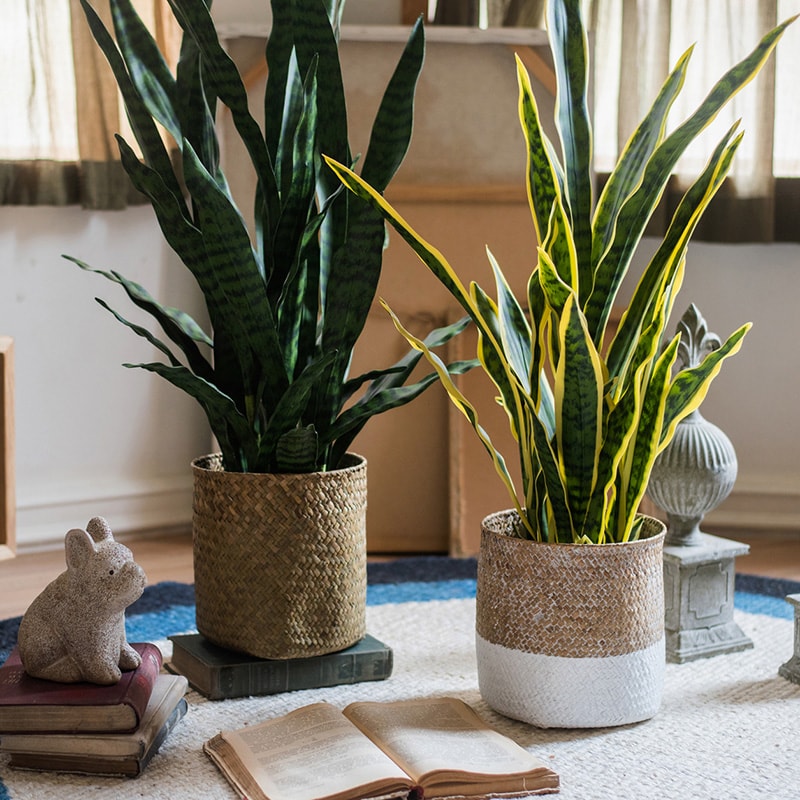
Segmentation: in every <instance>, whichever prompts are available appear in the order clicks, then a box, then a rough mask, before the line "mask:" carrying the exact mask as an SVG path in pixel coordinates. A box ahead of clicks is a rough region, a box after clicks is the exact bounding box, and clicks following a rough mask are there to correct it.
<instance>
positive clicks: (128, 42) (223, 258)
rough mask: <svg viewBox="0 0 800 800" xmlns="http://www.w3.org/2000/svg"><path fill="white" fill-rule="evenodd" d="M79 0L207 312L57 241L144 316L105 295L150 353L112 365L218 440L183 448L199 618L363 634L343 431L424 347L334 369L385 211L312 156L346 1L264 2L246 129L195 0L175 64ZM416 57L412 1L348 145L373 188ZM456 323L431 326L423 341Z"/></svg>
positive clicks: (338, 81)
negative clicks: (200, 453)
mask: <svg viewBox="0 0 800 800" xmlns="http://www.w3.org/2000/svg"><path fill="white" fill-rule="evenodd" d="M81 4H82V6H83V9H84V12H85V15H86V18H87V20H88V23H89V25H90V28H91V31H92V34H93V36H94V38H95V40H96V42H97V43H98V45H99V46H100V48H101V49H102V51H103V53H104V54H105V56H106V58H107V60H108V62H109V64H110V65H111V68H112V70H113V72H114V76H115V78H116V81H117V84H118V86H119V89H120V91H121V95H122V98H123V100H124V102H125V107H126V110H127V114H128V117H129V119H130V122H131V127H132V130H133V132H134V135H135V137H136V140H137V142H138V145H139V148H140V151H141V157H139V156H138V155H137V154H136V153H134V150H133V149H132V147H131V146H130V145H129V144H128V143H127V142H126V141H125V140H124V139H122V138H121V137H119V136H118V137H117V139H118V143H119V148H120V153H121V159H122V164H123V166H124V168H125V170H126V171H127V173H128V175H129V176H130V178H131V180H132V182H133V184H134V186H135V187H136V188H137V189H138V190H139V191H140V192H142V193H143V194H144V195H146V196H147V198H148V199H149V201H150V202H151V204H152V207H153V210H154V212H155V215H156V218H157V220H158V223H159V225H160V228H161V231H162V233H163V235H164V237H165V239H166V241H167V242H168V243H169V245H170V246H171V247H172V248H173V250H174V251H175V252H176V253H177V254H178V256H179V257H180V258H181V260H182V262H183V264H184V265H185V266H186V267H187V268H188V269H189V270H190V271H191V273H192V275H193V276H194V277H195V279H196V280H197V284H198V286H199V288H200V290H201V292H202V294H203V297H204V300H205V305H206V309H207V312H208V319H209V322H210V327H211V331H212V332H211V333H208V332H206V330H204V329H203V327H202V326H201V325H200V324H199V323H198V322H196V321H195V320H193V319H192V318H191V317H189V315H187V314H186V313H185V312H183V311H180V310H178V309H175V308H170V307H166V306H164V305H163V304H161V303H160V302H159V301H158V300H156V299H155V298H154V297H153V296H152V295H151V294H149V293H148V292H147V291H146V290H145V289H144V288H143V287H141V286H139V285H138V284H136V283H135V282H133V281H131V280H128V279H127V278H125V277H123V276H122V275H120V274H119V273H118V272H116V271H113V270H110V271H109V270H92V268H91V267H89V266H88V265H87V264H85V263H84V262H83V261H80V260H78V259H76V258H71V260H72V261H74V262H75V263H76V264H78V265H79V266H81V267H82V268H84V269H87V270H91V271H94V272H97V273H99V274H101V275H103V276H105V277H106V278H108V279H109V280H111V281H113V282H115V283H116V284H119V285H120V286H121V287H122V288H123V289H124V291H125V292H126V293H127V295H128V297H129V298H130V300H131V301H132V302H133V303H134V305H136V306H138V307H139V308H140V309H142V310H143V311H144V312H146V313H147V314H149V315H150V316H151V317H152V318H153V319H154V320H155V321H156V322H157V323H158V325H159V326H160V328H161V330H162V331H163V334H164V336H162V337H161V338H157V337H156V335H155V334H153V333H151V332H150V331H149V330H148V329H146V328H144V327H142V326H140V325H137V324H135V323H134V322H131V321H129V320H127V319H125V318H124V317H123V316H121V315H120V314H119V313H117V312H116V311H112V312H111V313H113V314H114V316H115V317H116V318H117V319H118V320H119V321H120V322H122V323H123V324H124V325H127V326H128V327H129V328H130V329H131V330H133V331H134V332H135V333H136V334H138V335H139V336H142V337H144V338H145V339H146V340H147V341H148V342H150V343H151V344H152V345H154V346H155V347H156V348H157V349H158V350H159V351H160V352H161V353H163V354H164V356H165V362H163V363H147V364H129V365H127V366H136V367H140V368H143V369H145V370H149V371H151V372H154V373H156V374H158V375H160V376H162V377H163V378H165V379H166V380H168V381H169V382H171V383H172V384H174V385H175V386H177V387H178V388H179V389H182V390H183V391H185V392H187V393H188V394H189V395H191V396H192V397H193V398H194V399H195V400H196V401H197V402H198V403H199V404H200V405H201V406H202V408H203V410H204V411H205V413H206V415H207V418H208V422H209V425H210V428H211V431H212V432H213V434H214V436H215V438H216V441H217V442H218V444H219V448H220V450H221V453H219V454H214V455H211V456H206V457H202V458H199V459H197V460H196V461H195V462H194V463H193V470H194V475H195V499H194V540H195V553H194V558H195V590H196V595H197V625H198V629H199V630H200V632H201V633H203V634H205V635H206V636H207V637H208V638H209V639H211V640H212V641H214V642H216V643H217V644H220V645H223V646H227V647H231V648H235V649H238V650H243V651H245V652H249V653H251V654H253V655H256V656H261V657H270V658H289V657H301V656H311V655H315V654H319V653H324V652H330V651H334V650H338V649H341V648H344V647H347V646H349V645H351V644H353V643H354V642H355V641H357V640H358V639H359V638H360V637H361V636H363V634H364V628H365V602H366V601H365V595H366V542H365V510H366V462H365V460H364V459H363V458H362V457H360V456H358V455H356V454H353V453H351V452H349V449H350V446H351V444H352V442H353V439H354V438H355V437H356V435H357V434H358V433H359V431H360V430H361V429H362V427H363V426H364V424H365V423H366V421H367V420H368V419H370V418H371V417H372V416H373V415H374V414H378V413H381V412H383V411H386V410H389V409H391V408H395V407H398V406H401V405H403V404H404V403H407V402H409V401H410V400H412V399H414V398H415V397H417V396H418V395H419V394H420V393H421V392H422V391H424V390H425V389H426V388H427V387H428V386H430V385H431V384H432V383H433V382H435V381H436V380H437V376H436V374H435V373H431V374H430V375H428V376H426V377H424V378H423V379H422V380H419V381H417V382H415V383H411V384H409V383H408V381H409V378H410V375H411V373H412V370H413V369H414V367H415V365H416V364H417V362H418V360H419V359H420V357H421V356H420V354H419V353H418V352H414V351H413V350H412V351H410V352H409V355H408V356H407V357H405V358H403V359H402V360H400V361H399V362H398V363H396V364H394V365H391V366H387V367H383V368H376V369H375V370H372V371H370V372H367V373H366V374H363V375H360V376H357V377H351V376H350V375H349V372H348V369H349V366H350V361H351V357H352V352H353V348H354V346H355V344H356V341H357V339H358V337H359V335H360V334H361V332H362V330H363V327H364V324H365V322H366V318H367V314H368V311H369V308H370V305H371V304H372V302H373V298H374V294H375V290H376V285H377V282H378V278H379V275H380V270H381V260H382V250H383V247H384V240H385V224H384V221H383V219H382V218H381V216H380V215H379V214H377V213H376V212H375V211H374V210H373V209H371V208H369V207H368V206H367V205H366V204H364V203H361V202H360V201H357V200H356V199H355V198H353V197H352V196H351V195H350V194H349V193H348V192H345V191H343V190H342V187H341V185H340V184H339V182H338V180H337V179H336V177H335V176H334V174H333V173H332V172H331V171H330V170H329V169H328V168H327V167H326V166H325V165H324V163H323V162H322V159H321V155H320V154H321V152H325V153H330V154H332V155H335V157H336V158H338V159H339V160H341V161H343V162H344V163H347V164H351V163H353V161H354V158H353V156H352V154H351V153H350V149H349V145H348V128H347V113H346V105H345V95H344V87H343V85H342V75H341V68H340V63H339V46H338V36H339V22H340V18H341V12H342V8H343V2H341V0H272V29H271V33H270V36H269V39H268V44H267V47H266V60H267V66H268V80H267V84H266V91H265V96H264V111H265V114H264V118H265V123H264V126H263V127H264V129H263V131H262V129H261V127H260V126H259V124H258V123H257V122H256V120H255V119H254V118H253V117H252V116H251V114H250V111H249V110H248V98H247V91H246V88H245V86H244V84H243V82H242V79H241V77H240V75H239V72H238V70H237V68H236V66H235V64H234V62H233V61H232V60H231V59H230V57H229V56H228V55H227V53H226V51H225V49H224V47H223V45H222V43H221V42H220V41H219V39H218V36H217V33H216V30H215V27H214V23H213V21H212V18H211V15H210V13H209V9H208V8H207V5H210V4H208V3H207V2H206V0H170V6H171V8H172V10H173V12H174V14H175V17H176V19H177V21H178V23H179V24H180V26H181V28H182V29H183V39H182V46H181V52H180V59H179V62H178V64H177V69H176V70H175V74H173V73H172V71H171V70H170V68H169V67H168V66H167V64H166V63H165V60H164V58H163V57H162V54H161V53H160V52H159V50H158V47H157V46H156V44H155V41H154V39H153V37H152V36H151V34H150V33H149V32H148V30H147V28H146V26H145V25H144V24H143V22H142V20H141V19H140V18H139V16H138V15H137V14H136V12H135V11H134V8H133V6H132V3H131V0H110V8H111V14H112V20H113V35H112V33H111V31H110V30H109V29H108V28H107V27H106V26H105V25H104V23H103V22H102V21H101V19H100V17H99V16H98V14H97V13H96V12H95V10H94V9H93V8H92V6H91V4H90V3H89V2H88V0H81ZM423 57H424V31H423V27H422V24H421V21H418V23H417V24H416V25H415V26H414V27H413V28H412V30H411V33H410V37H409V40H408V43H407V45H406V48H405V50H404V52H403V54H402V56H401V57H400V59H399V62H398V64H397V67H396V69H395V72H394V74H393V76H392V78H391V80H390V82H389V85H388V87H387V89H386V92H385V95H384V97H383V100H382V103H381V105H380V108H379V110H378V112H377V116H376V119H375V122H374V126H373V129H372V133H371V139H370V144H369V148H368V152H367V153H366V155H365V157H364V161H363V172H364V175H365V176H367V177H368V179H369V180H370V181H371V182H372V183H373V184H374V185H375V186H377V187H379V189H381V190H382V189H383V188H385V186H386V185H387V184H388V183H389V181H390V180H391V178H392V177H393V175H394V174H395V172H396V170H397V168H398V167H399V166H400V164H401V162H402V160H403V158H404V156H405V152H406V150H407V147H408V143H409V139H410V136H411V130H412V121H413V102H414V93H415V87H416V82H417V78H418V75H419V72H420V69H421V66H422V62H423ZM218 105H224V106H226V107H227V108H228V109H229V111H230V114H231V118H232V121H233V124H234V126H235V129H236V131H237V133H238V135H239V136H240V137H241V140H242V142H243V144H244V145H245V147H246V150H247V153H248V154H249V157H250V160H251V162H252V168H253V170H254V173H255V176H256V190H255V196H254V198H253V199H252V202H253V213H254V218H255V231H254V233H253V235H252V236H251V233H250V231H249V230H248V227H247V225H246V223H245V221H244V218H243V215H242V213H241V212H240V210H239V207H238V206H237V203H236V202H235V200H234V198H233V197H232V195H231V192H230V190H229V187H228V183H227V180H226V177H225V174H224V173H223V170H222V168H221V166H220V148H219V143H218V139H217V134H216V130H215V111H216V108H217V106H218ZM159 126H160V127H161V128H163V130H165V131H166V133H167V134H168V135H169V138H170V139H171V140H172V142H173V143H174V146H175V152H174V153H172V154H171V153H170V152H169V150H168V148H167V147H166V146H165V144H164V140H163V138H162V135H161V132H160V131H159ZM173 156H175V157H174V158H173ZM173 162H177V163H173ZM98 302H100V304H101V305H103V306H104V307H105V308H108V309H109V311H111V309H110V307H109V306H107V305H106V303H105V302H104V301H102V300H98ZM465 324H466V320H465V321H464V322H461V323H457V324H455V325H452V326H448V327H446V328H441V329H438V330H436V331H434V332H432V333H431V334H430V336H429V337H428V340H427V342H428V345H429V346H431V347H435V346H438V345H440V344H443V343H445V342H446V341H447V340H448V339H449V338H450V337H451V336H453V335H454V334H456V333H457V332H458V331H459V330H460V329H461V328H463V326H464V325H465ZM210 353H213V355H209V354H210ZM467 366H468V365H463V364H462V365H459V364H456V365H454V366H453V369H454V370H455V371H458V370H460V369H464V368H466V367H467ZM267 512H269V513H268V514H267Z"/></svg>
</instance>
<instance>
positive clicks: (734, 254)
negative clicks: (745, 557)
mask: <svg viewBox="0 0 800 800" xmlns="http://www.w3.org/2000/svg"><path fill="white" fill-rule="evenodd" d="M798 297H800V245H796V244H771V245H755V244H754V245H719V244H706V243H700V242H698V243H695V244H693V245H691V246H690V249H689V255H688V258H687V267H686V279H685V281H684V285H683V289H682V290H681V294H680V296H679V299H678V303H677V304H676V308H675V309H674V311H675V316H680V314H682V313H683V312H684V311H685V310H686V308H687V306H688V305H689V303H691V302H693V303H694V304H695V305H696V306H697V307H698V308H699V309H700V312H701V313H702V314H703V316H704V317H705V318H706V321H707V323H708V326H709V329H710V330H711V331H713V332H715V333H717V334H718V335H719V336H720V337H722V338H723V339H724V338H725V337H726V336H728V335H729V334H730V333H731V332H732V331H734V330H735V329H736V328H738V327H739V326H740V325H741V324H743V323H745V322H748V321H749V322H752V323H753V328H752V330H751V331H750V332H749V333H748V335H747V336H746V337H745V340H744V344H743V346H742V349H741V351H740V352H739V353H738V354H737V355H736V356H734V357H733V358H732V359H730V360H728V361H726V362H725V364H724V365H723V368H722V371H721V372H720V374H719V376H718V377H717V379H716V380H715V382H714V384H713V385H712V387H711V390H710V392H709V395H708V397H707V398H706V400H705V402H704V403H703V405H702V407H701V412H702V414H703V416H704V417H706V419H708V420H710V421H711V422H713V423H714V424H715V425H718V426H719V427H720V428H721V429H722V430H723V431H724V432H725V433H726V434H727V435H728V437H729V438H730V439H731V441H732V443H733V446H734V448H735V449H736V454H737V459H738V462H739V473H738V478H737V481H736V484H735V486H734V489H733V492H732V493H731V496H730V497H729V498H728V500H726V501H725V502H724V503H723V504H722V505H721V506H720V507H719V509H718V510H717V511H715V512H713V513H712V514H711V515H710V516H709V524H711V523H717V524H720V525H726V526H727V525H731V526H735V527H743V528H748V527H750V528H752V527H761V526H765V525H766V526H775V527H793V528H797V527H798V526H800V464H799V463H798V452H799V451H800V416H799V415H798V397H800V349H798V342H800V313H798V304H797V298H798ZM673 330H674V322H673V323H672V324H671V326H670V331H673Z"/></svg>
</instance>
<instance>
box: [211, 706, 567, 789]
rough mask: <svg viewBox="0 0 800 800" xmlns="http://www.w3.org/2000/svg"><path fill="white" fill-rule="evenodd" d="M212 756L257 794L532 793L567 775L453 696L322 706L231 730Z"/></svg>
mask: <svg viewBox="0 0 800 800" xmlns="http://www.w3.org/2000/svg"><path fill="white" fill-rule="evenodd" d="M204 750H205V752H206V753H207V754H208V756H209V757H210V758H211V759H212V760H213V761H214V762H215V763H216V764H217V766H218V767H219V768H220V770H221V771H222V773H223V774H224V775H225V777H226V778H227V779H228V780H229V781H230V782H231V784H232V785H233V786H234V787H235V788H236V789H237V790H238V791H239V792H241V793H242V794H243V795H244V796H246V797H248V798H252V800H367V799H368V798H369V799H372V798H382V799H383V798H403V797H408V796H412V797H414V796H417V797H419V796H424V797H425V798H426V800H429V799H430V798H444V797H454V796H461V797H469V798H486V797H492V798H494V797H515V796H516V797H525V796H528V795H532V794H548V793H551V792H556V791H558V783H559V782H558V775H557V774H556V773H555V772H553V770H551V769H550V768H549V767H547V766H545V764H544V763H542V761H540V760H539V759H538V758H536V757H535V756H533V755H531V754H530V753H528V752H527V751H526V750H524V749H523V748H522V747H520V746H519V745H518V744H516V743H515V742H513V741H511V739H509V738H507V737H505V736H503V735H502V734H500V733H498V732H497V731H495V730H493V729H492V728H491V727H490V726H489V725H487V724H486V723H485V722H484V721H483V720H482V719H481V718H480V717H479V716H478V715H477V714H476V713H475V712H474V711H473V710H472V708H470V707H469V706H468V705H467V704H466V703H464V702H462V701H461V700H457V699H455V698H451V697H444V698H433V699H424V700H400V701H397V702H392V703H374V702H362V703H351V704H350V705H349V706H347V708H345V709H344V711H340V710H339V709H337V708H336V707H335V706H333V705H331V704H329V703H314V704H313V705H309V706H305V707H303V708H299V709H297V710H296V711H292V712H290V713H289V714H286V715H285V716H283V717H279V718H278V719H273V720H268V721H267V722H262V723H260V724H257V725H251V726H248V727H245V728H241V729H239V730H236V731H224V732H222V733H220V734H218V735H217V736H215V737H214V738H213V739H210V740H209V741H208V742H206V743H205V746H204Z"/></svg>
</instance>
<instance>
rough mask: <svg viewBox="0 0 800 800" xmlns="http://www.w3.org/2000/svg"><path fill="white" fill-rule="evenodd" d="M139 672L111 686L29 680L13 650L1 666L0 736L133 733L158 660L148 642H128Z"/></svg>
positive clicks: (153, 648) (148, 692) (152, 646)
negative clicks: (138, 660) (139, 659)
mask: <svg viewBox="0 0 800 800" xmlns="http://www.w3.org/2000/svg"><path fill="white" fill-rule="evenodd" d="M131 646H132V647H133V648H134V649H135V650H137V651H138V652H139V654H140V655H141V656H142V663H141V665H140V666H139V667H137V668H136V669H134V670H130V671H128V672H123V673H122V677H121V678H120V680H119V682H118V683H116V684H114V685H113V686H98V685H97V684H94V683H57V682H55V681H45V680H41V679H39V678H32V677H31V676H30V675H28V674H27V673H26V672H25V670H24V669H23V667H22V662H21V660H20V657H19V653H18V651H17V649H16V648H15V649H14V650H13V651H12V652H11V655H10V656H9V657H8V659H7V660H6V662H5V664H3V666H2V667H0V733H23V732H24V733H88V732H95V731H104V732H119V733H123V732H130V731H134V730H136V728H137V727H138V725H139V722H140V720H141V718H142V715H143V714H144V710H145V708H146V707H147V702H148V700H149V699H150V694H151V692H152V691H153V685H154V684H155V681H156V676H157V675H158V673H159V672H160V671H161V663H162V656H161V651H160V650H159V649H158V647H156V645H154V644H152V643H150V642H144V643H132V644H131Z"/></svg>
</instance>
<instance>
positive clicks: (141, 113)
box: [81, 0, 189, 218]
mask: <svg viewBox="0 0 800 800" xmlns="http://www.w3.org/2000/svg"><path fill="white" fill-rule="evenodd" d="M81 7H82V8H83V11H84V14H85V16H86V20H87V22H88V24H89V28H90V30H91V32H92V36H93V37H94V39H95V41H96V42H97V44H98V45H99V47H100V49H101V50H102V51H103V54H104V55H105V57H106V60H107V61H108V64H109V66H110V67H111V70H112V72H113V73H114V78H115V80H116V81H117V85H118V86H119V90H120V94H121V95H122V99H123V102H124V103H125V110H126V111H127V114H128V120H129V122H130V125H131V129H132V130H133V132H134V135H135V136H136V141H137V142H138V143H139V147H140V148H141V150H142V155H143V156H144V159H145V161H146V162H147V163H148V164H149V165H150V166H151V167H152V168H153V169H154V170H156V171H157V172H158V174H159V175H160V176H161V180H162V181H163V182H164V187H165V189H166V190H167V191H168V192H169V193H170V194H172V196H173V202H175V203H176V204H178V205H179V207H180V210H181V213H182V214H183V216H185V217H187V218H188V217H189V212H188V210H187V208H186V204H185V203H184V202H183V190H182V189H181V185H180V182H179V181H178V179H177V177H176V176H175V172H174V170H173V168H172V162H171V160H170V157H169V154H168V153H167V149H166V147H165V146H164V142H163V140H162V139H161V134H160V133H159V131H158V128H157V127H156V125H155V122H154V121H153V118H152V117H151V116H150V113H149V112H148V110H147V106H146V105H145V103H144V101H143V100H142V98H141V96H140V95H139V93H138V91H137V90H136V87H135V86H134V84H133V81H132V80H131V77H130V75H129V74H128V70H127V67H126V65H125V61H124V60H123V58H122V56H121V55H120V53H119V50H118V49H117V46H116V44H115V43H114V40H113V38H112V37H111V34H110V33H109V32H108V30H107V29H106V27H105V25H103V22H102V20H101V19H100V17H99V16H98V15H97V12H95V10H94V9H93V8H92V6H91V5H90V4H89V2H88V0H81ZM117 138H118V141H119V137H117Z"/></svg>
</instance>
